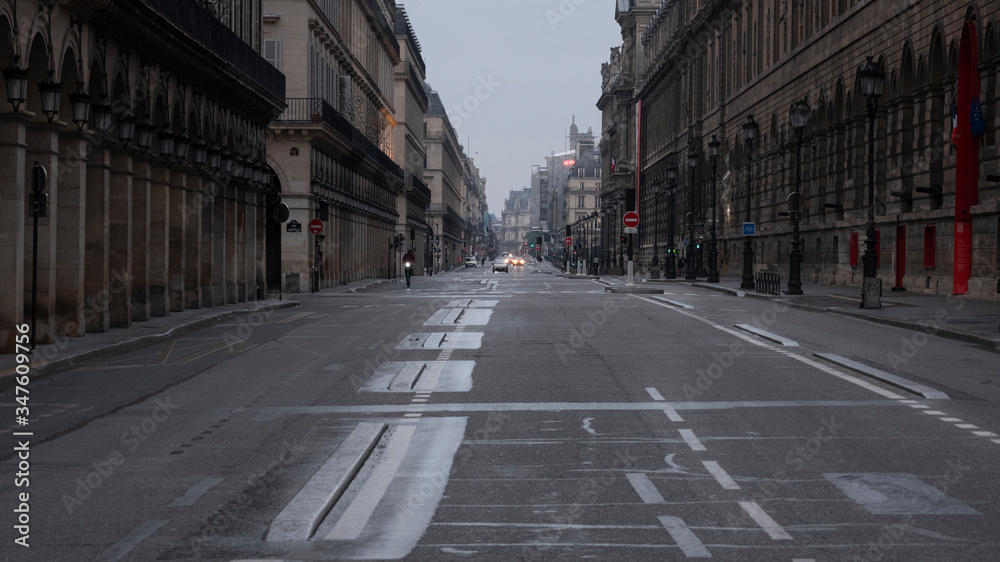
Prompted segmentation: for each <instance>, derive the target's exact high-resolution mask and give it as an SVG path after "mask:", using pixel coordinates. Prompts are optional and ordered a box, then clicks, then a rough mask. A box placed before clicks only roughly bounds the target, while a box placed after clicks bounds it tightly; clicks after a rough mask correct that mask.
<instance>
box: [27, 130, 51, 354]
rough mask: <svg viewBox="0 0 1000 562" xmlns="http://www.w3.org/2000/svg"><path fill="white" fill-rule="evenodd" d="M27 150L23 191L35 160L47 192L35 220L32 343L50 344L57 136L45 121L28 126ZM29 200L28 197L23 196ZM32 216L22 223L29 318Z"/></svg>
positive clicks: (29, 188)
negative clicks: (45, 204) (42, 212)
mask: <svg viewBox="0 0 1000 562" xmlns="http://www.w3.org/2000/svg"><path fill="white" fill-rule="evenodd" d="M26 139H27V151H26V152H25V155H24V169H25V172H26V180H27V182H26V184H25V192H26V193H30V192H31V170H32V168H34V164H35V162H38V163H39V164H41V165H42V166H44V167H45V170H46V172H47V175H48V181H47V183H46V187H45V192H46V193H48V194H49V209H48V216H47V217H40V218H39V219H38V268H37V269H38V278H37V286H38V302H37V305H36V307H35V310H36V322H35V330H36V332H35V342H36V343H38V344H43V343H52V342H53V341H55V335H56V316H55V309H56V291H55V284H56V227H57V224H58V218H59V212H58V211H59V135H58V134H56V133H55V132H53V131H52V129H51V127H50V126H49V125H48V124H44V125H42V124H33V125H28V131H27V136H26ZM25 199H26V200H29V198H28V197H25ZM33 229H34V219H33V218H32V216H31V212H30V209H28V212H27V213H26V217H25V224H24V273H25V282H24V318H25V321H26V322H30V319H31V306H32V303H31V298H32V296H31V275H32V262H31V260H32V256H33V255H34V252H33V249H32V241H33V238H34V237H33Z"/></svg>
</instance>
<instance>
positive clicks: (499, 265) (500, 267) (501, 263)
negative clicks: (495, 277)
mask: <svg viewBox="0 0 1000 562" xmlns="http://www.w3.org/2000/svg"><path fill="white" fill-rule="evenodd" d="M509 268H510V266H509V265H507V258H497V259H495V260H493V272H494V273H496V272H497V271H503V272H504V273H507V272H508V271H510V269H509Z"/></svg>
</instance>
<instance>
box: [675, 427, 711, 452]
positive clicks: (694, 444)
mask: <svg viewBox="0 0 1000 562" xmlns="http://www.w3.org/2000/svg"><path fill="white" fill-rule="evenodd" d="M677 431H679V432H680V434H681V437H682V438H683V439H684V442H685V443H687V444H688V446H689V447H691V450H692V451H704V450H706V449H705V446H704V445H702V444H701V441H699V440H698V438H697V437H696V436H695V434H694V432H693V431H691V430H690V429H678V430H677Z"/></svg>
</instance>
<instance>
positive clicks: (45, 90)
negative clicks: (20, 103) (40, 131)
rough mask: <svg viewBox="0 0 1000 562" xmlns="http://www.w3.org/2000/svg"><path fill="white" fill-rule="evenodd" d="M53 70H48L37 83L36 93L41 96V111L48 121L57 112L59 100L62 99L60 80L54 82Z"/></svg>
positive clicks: (50, 120) (53, 117)
mask: <svg viewBox="0 0 1000 562" xmlns="http://www.w3.org/2000/svg"><path fill="white" fill-rule="evenodd" d="M54 75H55V72H54V71H52V70H50V71H48V72H47V73H46V74H45V79H44V80H42V81H41V82H39V83H38V94H39V95H40V97H41V98H42V113H43V114H45V117H47V118H48V120H49V123H51V122H52V120H53V119H55V117H56V115H58V114H59V102H60V101H61V100H62V82H56V79H55V77H54Z"/></svg>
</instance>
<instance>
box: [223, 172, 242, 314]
mask: <svg viewBox="0 0 1000 562" xmlns="http://www.w3.org/2000/svg"><path fill="white" fill-rule="evenodd" d="M238 192H239V189H238V188H236V187H235V186H232V187H229V188H228V189H227V190H226V202H225V205H226V229H225V232H224V233H223V239H224V241H225V248H226V254H225V256H226V260H225V262H226V301H225V302H227V303H229V304H233V303H236V302H239V300H238V299H239V291H238V290H237V289H236V280H237V269H236V268H237V263H238V256H237V253H236V239H237V230H238V226H237V225H238V217H237V215H236V194H237V193H238Z"/></svg>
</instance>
